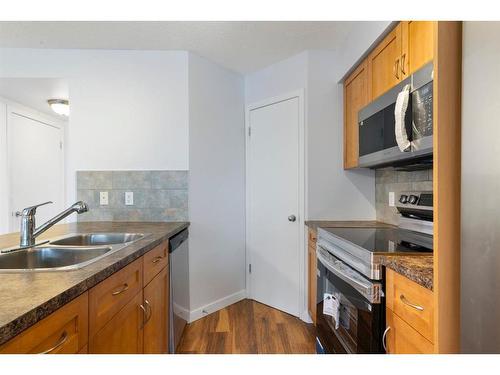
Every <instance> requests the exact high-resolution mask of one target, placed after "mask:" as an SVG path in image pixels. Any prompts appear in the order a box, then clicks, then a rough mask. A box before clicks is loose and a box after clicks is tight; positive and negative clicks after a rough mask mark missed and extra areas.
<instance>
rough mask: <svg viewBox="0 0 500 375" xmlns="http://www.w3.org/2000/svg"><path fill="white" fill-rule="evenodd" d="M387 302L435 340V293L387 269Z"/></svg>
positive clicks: (402, 316)
mask: <svg viewBox="0 0 500 375" xmlns="http://www.w3.org/2000/svg"><path fill="white" fill-rule="evenodd" d="M386 304H387V307H388V308H389V309H391V310H392V311H393V312H394V313H395V314H396V315H398V316H399V317H400V318H401V319H403V320H404V321H405V322H406V323H408V324H409V325H410V326H412V327H413V328H415V329H416V330H417V331H418V332H419V333H420V334H421V335H422V336H424V337H425V338H426V339H427V340H429V341H431V342H434V301H433V293H432V292H431V291H430V290H429V289H426V288H424V287H423V286H420V285H418V284H417V283H415V282H413V281H411V280H410V279H408V278H406V277H404V276H402V275H400V274H398V273H396V272H394V271H393V270H390V269H387V287H386Z"/></svg>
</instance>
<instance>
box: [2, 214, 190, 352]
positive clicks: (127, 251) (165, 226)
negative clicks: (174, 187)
mask: <svg viewBox="0 0 500 375" xmlns="http://www.w3.org/2000/svg"><path fill="white" fill-rule="evenodd" d="M188 226H189V223H188V222H170V223H149V222H80V223H71V224H61V225H56V226H54V227H52V228H51V229H49V230H48V231H47V232H46V233H44V234H43V235H41V236H40V237H39V238H38V240H39V241H40V240H43V239H48V238H55V237H59V236H62V235H66V234H70V233H90V232H135V233H145V234H146V233H147V234H150V235H149V236H146V237H144V238H142V239H140V240H138V241H137V242H134V243H132V244H130V245H128V246H126V247H124V248H123V249H120V250H118V251H116V252H115V253H112V254H110V255H108V256H105V257H104V258H102V259H100V260H98V261H96V262H94V263H92V264H89V265H88V266H85V267H83V268H81V269H77V270H72V271H56V272H22V273H1V272H0V345H1V344H3V343H4V342H6V341H8V340H9V339H11V338H12V337H14V336H16V335H18V334H19V333H21V332H22V331H24V330H25V329H26V328H28V327H30V326H32V325H33V324H35V323H36V322H38V321H39V320H41V319H43V318H45V317H46V316H47V315H49V314H51V313H52V312H54V311H55V310H57V309H58V308H60V307H61V306H63V305H65V304H66V303H68V302H69V301H71V300H72V299H74V298H76V297H78V296H79V295H80V294H82V293H84V292H85V291H87V290H88V289H90V288H92V287H93V286H94V285H96V284H98V283H99V282H101V281H102V280H104V279H106V278H107V277H109V276H110V275H112V274H113V273H115V272H116V271H118V270H120V269H122V268H123V267H125V266H126V265H127V264H129V263H131V262H132V261H134V260H135V259H137V258H139V257H141V256H142V255H144V254H145V253H146V252H148V251H149V250H151V249H153V248H154V247H156V246H157V245H158V244H160V242H162V241H164V240H167V239H169V238H170V237H172V236H174V235H175V234H177V233H179V232H180V231H181V230H183V229H185V228H187V227H188ZM18 244H19V233H12V234H6V235H2V236H0V249H3V248H7V247H11V246H16V245H18Z"/></svg>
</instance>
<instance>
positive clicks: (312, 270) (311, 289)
mask: <svg viewBox="0 0 500 375" xmlns="http://www.w3.org/2000/svg"><path fill="white" fill-rule="evenodd" d="M308 248H309V249H308V254H309V256H308V264H309V268H308V271H309V282H308V284H309V286H308V293H309V303H308V307H309V315H311V319H312V321H313V323H314V324H316V293H317V292H316V248H315V246H314V245H313V244H311V242H309V246H308Z"/></svg>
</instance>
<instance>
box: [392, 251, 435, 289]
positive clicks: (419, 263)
mask: <svg viewBox="0 0 500 375" xmlns="http://www.w3.org/2000/svg"><path fill="white" fill-rule="evenodd" d="M382 264H383V265H384V266H386V267H387V268H390V269H391V270H393V271H396V272H397V273H399V274H401V275H403V276H405V277H407V278H408V279H410V280H412V281H414V282H416V283H417V284H419V285H422V286H423V287H425V288H427V289H430V290H432V288H433V279H434V278H433V272H434V257H433V256H432V255H417V256H411V255H383V256H382Z"/></svg>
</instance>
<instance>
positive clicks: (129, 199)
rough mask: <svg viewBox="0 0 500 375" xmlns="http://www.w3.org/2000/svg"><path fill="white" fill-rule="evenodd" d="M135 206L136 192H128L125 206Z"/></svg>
mask: <svg viewBox="0 0 500 375" xmlns="http://www.w3.org/2000/svg"><path fill="white" fill-rule="evenodd" d="M133 205H134V192H133V191H126V192H125V206H133Z"/></svg>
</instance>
